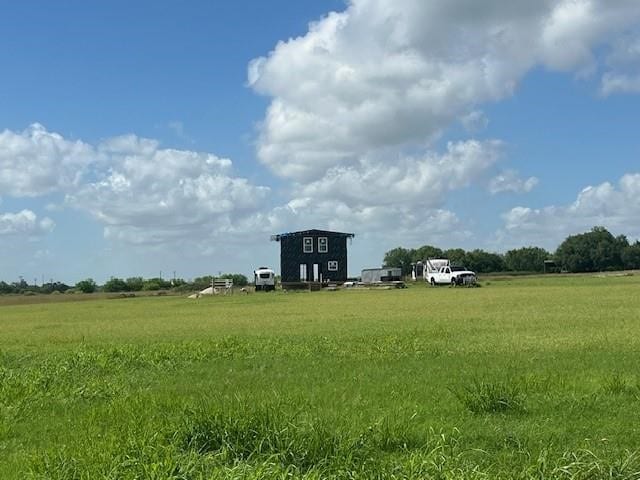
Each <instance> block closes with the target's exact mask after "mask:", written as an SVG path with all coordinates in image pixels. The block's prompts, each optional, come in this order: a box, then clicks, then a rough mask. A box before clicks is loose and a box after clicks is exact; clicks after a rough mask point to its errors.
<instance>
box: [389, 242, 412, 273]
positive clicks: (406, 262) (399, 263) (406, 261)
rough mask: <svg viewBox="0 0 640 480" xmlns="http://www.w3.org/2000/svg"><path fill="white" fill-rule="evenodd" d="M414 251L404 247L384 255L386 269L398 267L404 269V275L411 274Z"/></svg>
mask: <svg viewBox="0 0 640 480" xmlns="http://www.w3.org/2000/svg"><path fill="white" fill-rule="evenodd" d="M412 259H413V251H412V250H408V249H406V248H402V247H396V248H394V249H392V250H389V251H388V252H387V253H385V254H384V259H383V263H384V265H383V266H384V267H398V268H401V269H402V275H409V274H410V273H411V262H412Z"/></svg>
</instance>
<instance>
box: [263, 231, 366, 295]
mask: <svg viewBox="0 0 640 480" xmlns="http://www.w3.org/2000/svg"><path fill="white" fill-rule="evenodd" d="M353 237H354V234H353V233H340V232H329V231H326V230H305V231H302V232H292V233H281V234H279V235H272V236H271V240H274V241H276V242H280V275H281V277H282V280H281V281H282V283H283V284H285V283H299V282H318V283H327V282H344V281H346V280H347V239H348V238H349V239H350V238H353Z"/></svg>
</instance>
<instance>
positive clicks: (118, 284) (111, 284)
mask: <svg viewBox="0 0 640 480" xmlns="http://www.w3.org/2000/svg"><path fill="white" fill-rule="evenodd" d="M102 290H103V291H105V292H128V291H129V286H128V285H127V282H125V281H124V280H122V279H121V278H117V277H111V278H110V279H109V280H107V282H106V283H105V284H104V285H103V286H102Z"/></svg>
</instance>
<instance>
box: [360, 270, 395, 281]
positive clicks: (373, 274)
mask: <svg viewBox="0 0 640 480" xmlns="http://www.w3.org/2000/svg"><path fill="white" fill-rule="evenodd" d="M360 279H361V280H362V283H380V282H400V281H402V268H400V267H382V268H365V269H364V270H362V275H361V277H360Z"/></svg>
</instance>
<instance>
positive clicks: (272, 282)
mask: <svg viewBox="0 0 640 480" xmlns="http://www.w3.org/2000/svg"><path fill="white" fill-rule="evenodd" d="M253 277H254V283H255V286H256V292H259V291H263V292H269V291H271V290H275V289H276V274H275V272H274V271H273V270H271V269H270V268H269V267H260V268H258V269H256V270H255V271H254V272H253Z"/></svg>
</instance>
